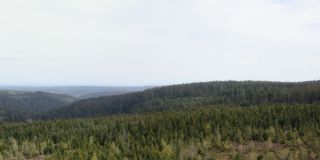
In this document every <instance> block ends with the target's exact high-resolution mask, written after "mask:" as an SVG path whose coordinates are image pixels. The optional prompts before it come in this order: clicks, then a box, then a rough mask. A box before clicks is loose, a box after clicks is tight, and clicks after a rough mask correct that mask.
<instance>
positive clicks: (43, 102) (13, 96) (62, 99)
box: [0, 90, 76, 120]
mask: <svg viewBox="0 0 320 160" xmlns="http://www.w3.org/2000/svg"><path fill="white" fill-rule="evenodd" d="M75 100H76V98H74V97H71V96H69V95H62V94H53V93H45V92H23V91H9V90H4V91H0V119H2V120H6V119H8V120H19V119H24V118H26V117H28V116H31V115H33V114H37V113H42V112H45V111H48V110H51V109H54V108H57V107H60V106H64V105H67V104H70V103H72V102H74V101H75Z"/></svg>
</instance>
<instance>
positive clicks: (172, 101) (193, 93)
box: [37, 81, 320, 119]
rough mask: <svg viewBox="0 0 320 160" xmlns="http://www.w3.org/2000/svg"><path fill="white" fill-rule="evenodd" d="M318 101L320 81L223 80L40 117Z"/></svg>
mask: <svg viewBox="0 0 320 160" xmlns="http://www.w3.org/2000/svg"><path fill="white" fill-rule="evenodd" d="M319 102H320V81H310V82H299V83H285V82H263V81H242V82H237V81H224V82H207V83H192V84H183V85H174V86H166V87H159V88H153V89H148V90H146V91H144V92H137V93H131V94H124V95H116V96H108V97H101V98H94V99H88V100H82V101H77V102H75V103H73V104H71V105H69V106H66V107H63V108H62V107H61V108H59V109H56V110H51V111H49V112H48V113H46V114H44V115H41V116H40V117H37V118H42V119H52V118H75V117H94V116H104V115H114V114H124V113H140V112H148V111H150V112H151V111H164V110H169V109H178V108H188V107H194V106H209V105H217V104H229V105H238V106H239V105H240V106H252V105H263V104H315V103H319Z"/></svg>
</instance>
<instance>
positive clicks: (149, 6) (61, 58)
mask: <svg viewBox="0 0 320 160" xmlns="http://www.w3.org/2000/svg"><path fill="white" fill-rule="evenodd" d="M319 23H320V1H318V0H242V1H237V0H223V1H221V0H162V1H147V0H135V1H133V0H124V1H119V0H108V1H105V0H91V1H90V2H89V1H85V0H55V1H42V0H28V1H23V0H10V1H1V2H0V30H1V32H0V44H1V51H2V52H1V51H0V57H3V58H2V60H0V61H1V62H2V63H0V73H7V74H6V76H3V77H5V81H9V82H19V80H21V78H17V77H20V76H21V75H24V74H28V75H29V76H28V78H30V80H29V81H37V82H39V81H44V82H46V81H53V82H56V83H63V82H64V81H71V82H75V83H83V84H86V83H91V84H92V83H97V84H103V83H111V84H118V85H119V84H153V83H168V82H172V83H175V82H191V81H205V80H215V79H220V80H221V79H269V80H290V79H294V80H297V79H298V80H301V79H310V78H314V77H317V76H320V73H319V71H317V70H312V69H310V68H309V67H310V65H306V63H303V61H300V60H305V59H313V58H315V57H316V58H317V57H319V54H318V53H319V51H320V48H319V46H320V39H319V37H320V30H319V28H318V27H317V24H319ZM15 58H16V59H15ZM10 59H11V61H10ZM14 59H15V60H14ZM5 61H7V62H9V61H10V64H11V65H7V64H6V63H3V62H5ZM270 68H271V69H270ZM278 68H281V69H282V70H281V69H278ZM270 70H272V71H270ZM293 70H298V71H297V73H300V74H301V76H300V77H296V76H295V72H294V71H293ZM310 70H311V71H312V72H306V71H310ZM241 73H243V74H241ZM0 76H1V74H0ZM0 83H1V80H0Z"/></svg>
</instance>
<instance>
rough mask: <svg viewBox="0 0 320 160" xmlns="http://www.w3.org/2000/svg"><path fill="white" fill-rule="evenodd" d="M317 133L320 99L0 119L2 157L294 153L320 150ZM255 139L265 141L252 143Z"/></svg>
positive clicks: (275, 156)
mask: <svg viewBox="0 0 320 160" xmlns="http://www.w3.org/2000/svg"><path fill="white" fill-rule="evenodd" d="M319 133H320V105H316V104H314V105H266V106H259V107H228V106H214V107H206V108H199V107H198V108H192V109H183V110H179V111H168V112H158V113H146V114H137V115H121V116H111V117H107V118H96V119H83V120H80V119H74V120H55V121H48V122H42V121H41V122H34V123H32V124H22V123H2V124H1V125H0V157H1V156H2V157H4V158H7V159H10V158H12V159H14V157H18V156H20V157H29V158H32V157H41V156H44V157H46V158H48V159H77V160H78V159H110V160H112V159H170V160H171V159H218V158H217V154H222V156H225V157H227V158H228V159H249V157H258V158H260V159H282V158H283V157H284V159H287V158H288V159H289V158H290V157H291V158H292V157H293V159H295V157H309V156H313V157H317V156H319V152H318V151H319V150H320V138H319V137H320V136H319ZM251 143H252V144H251ZM250 144H251V145H250ZM258 144H259V145H263V146H253V145H258ZM236 145H241V146H242V145H247V146H251V147H248V148H249V149H241V148H242V147H241V148H240V149H239V147H236ZM274 147H277V148H275V149H272V148H274ZM236 148H238V149H237V150H235V149H236ZM244 148H245V147H244ZM258 148H262V149H260V150H259V149H258ZM290 148H291V149H290ZM244 150H246V151H244ZM247 151H248V152H247ZM224 153H225V154H224ZM220 156H221V155H220ZM21 159H23V158H21Z"/></svg>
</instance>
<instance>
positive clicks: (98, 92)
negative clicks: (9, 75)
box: [0, 86, 152, 99]
mask: <svg viewBox="0 0 320 160" xmlns="http://www.w3.org/2000/svg"><path fill="white" fill-rule="evenodd" d="M148 88H152V86H143V87H112V86H110V87H109V86H56V87H46V86H39V87H34V86H0V90H15V91H27V92H36V91H41V92H48V93H57V94H67V95H70V96H73V97H76V98H78V99H86V98H95V97H100V96H109V95H117V94H124V93H130V92H137V91H142V90H145V89H148Z"/></svg>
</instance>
